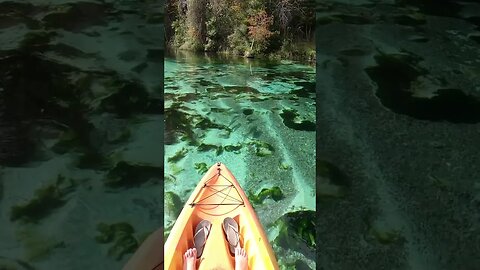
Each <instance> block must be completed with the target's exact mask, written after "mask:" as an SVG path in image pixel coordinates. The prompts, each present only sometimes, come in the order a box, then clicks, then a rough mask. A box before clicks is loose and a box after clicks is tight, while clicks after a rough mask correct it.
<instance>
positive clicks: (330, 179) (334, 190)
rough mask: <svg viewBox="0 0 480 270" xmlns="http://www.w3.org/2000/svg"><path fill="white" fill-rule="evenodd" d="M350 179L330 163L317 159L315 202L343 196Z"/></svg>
mask: <svg viewBox="0 0 480 270" xmlns="http://www.w3.org/2000/svg"><path fill="white" fill-rule="evenodd" d="M350 185H351V183H350V179H348V177H347V175H345V173H344V172H342V171H341V170H340V169H339V168H338V167H336V166H335V165H333V164H332V163H330V162H328V161H325V160H320V159H317V182H316V190H317V196H316V200H317V202H319V201H320V202H325V201H329V200H331V199H335V198H343V197H344V196H345V195H346V194H347V190H348V188H349V187H350Z"/></svg>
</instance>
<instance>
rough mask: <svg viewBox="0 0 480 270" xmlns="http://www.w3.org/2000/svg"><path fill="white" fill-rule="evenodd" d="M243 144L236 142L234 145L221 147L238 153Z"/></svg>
mask: <svg viewBox="0 0 480 270" xmlns="http://www.w3.org/2000/svg"><path fill="white" fill-rule="evenodd" d="M242 147H243V145H242V144H236V145H225V146H224V147H223V149H225V151H227V152H234V153H235V154H238V153H240V150H241V149H242Z"/></svg>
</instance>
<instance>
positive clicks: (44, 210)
mask: <svg viewBox="0 0 480 270" xmlns="http://www.w3.org/2000/svg"><path fill="white" fill-rule="evenodd" d="M75 187H76V184H75V182H74V181H73V180H72V179H70V178H65V177H64V176H62V175H58V177H57V180H56V181H55V183H53V184H50V185H48V186H45V187H42V188H39V189H37V190H36V191H35V193H34V194H35V197H34V198H33V199H31V200H30V201H29V202H27V203H24V204H19V205H15V206H13V207H12V208H11V213H10V220H11V221H17V220H20V221H22V222H25V223H36V222H38V221H39V220H41V219H43V218H45V217H46V216H48V215H50V214H51V213H52V212H53V211H54V210H55V209H57V208H60V207H62V206H63V205H65V203H67V200H66V196H67V195H68V194H69V193H70V192H72V191H73V190H74V189H75Z"/></svg>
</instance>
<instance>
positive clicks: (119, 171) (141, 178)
mask: <svg viewBox="0 0 480 270" xmlns="http://www.w3.org/2000/svg"><path fill="white" fill-rule="evenodd" d="M162 175H163V168H161V167H154V166H149V165H142V164H137V163H130V162H127V161H120V162H118V163H117V164H116V165H115V167H113V168H112V169H111V170H110V171H109V172H108V173H107V176H106V178H105V179H104V184H105V185H106V186H107V187H112V188H130V187H134V186H139V185H142V184H144V183H146V182H147V181H149V180H151V179H158V178H159V177H161V176H162Z"/></svg>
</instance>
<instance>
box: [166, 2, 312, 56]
mask: <svg viewBox="0 0 480 270" xmlns="http://www.w3.org/2000/svg"><path fill="white" fill-rule="evenodd" d="M314 8H315V2H314V1H311V0H302V1H298V0H279V1H265V0H249V1H240V0H198V1H192V0H187V1H186V6H185V5H183V4H182V3H181V2H180V1H173V3H172V4H171V5H170V6H169V8H168V9H167V13H168V15H167V17H168V18H171V21H172V29H173V31H169V32H168V33H167V35H168V34H171V35H172V36H167V40H168V44H170V46H173V47H174V48H180V49H182V50H194V51H199V50H205V51H215V52H219V51H226V52H229V53H233V54H237V55H244V56H253V55H259V54H260V55H270V56H271V55H278V56H279V57H281V58H290V57H291V56H296V57H298V58H300V57H301V58H302V59H305V60H306V59H310V58H312V56H311V55H310V54H308V53H307V54H305V53H302V54H299V55H296V54H294V53H285V52H284V51H281V48H282V45H283V43H285V42H288V41H289V40H293V43H294V44H296V43H298V42H310V43H312V44H313V39H314V31H313V28H314V24H315V13H314V10H315V9H314ZM295 51H296V50H289V52H295Z"/></svg>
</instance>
